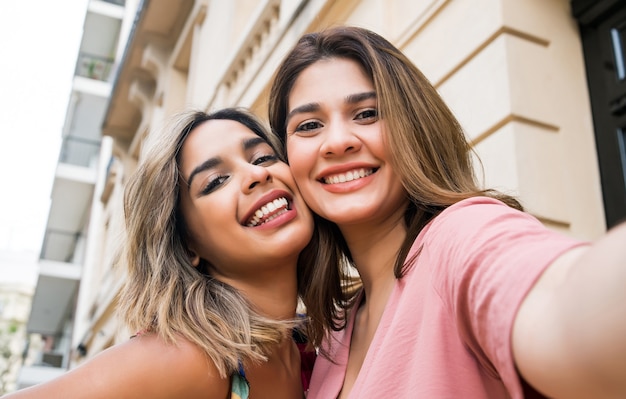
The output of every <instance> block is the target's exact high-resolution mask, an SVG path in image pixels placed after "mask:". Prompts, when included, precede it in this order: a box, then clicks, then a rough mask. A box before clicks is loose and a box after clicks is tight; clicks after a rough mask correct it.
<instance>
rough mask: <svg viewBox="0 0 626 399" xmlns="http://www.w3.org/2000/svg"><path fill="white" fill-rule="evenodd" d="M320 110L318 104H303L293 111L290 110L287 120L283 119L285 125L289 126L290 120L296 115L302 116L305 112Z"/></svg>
mask: <svg viewBox="0 0 626 399" xmlns="http://www.w3.org/2000/svg"><path fill="white" fill-rule="evenodd" d="M319 109H320V105H319V103H309V104H304V105H301V106H299V107H296V108H294V109H292V110H291V111H290V112H289V113H288V114H287V118H286V119H285V125H288V124H289V120H290V119H291V118H293V116H294V115H296V114H304V113H307V112H315V111H317V110H319Z"/></svg>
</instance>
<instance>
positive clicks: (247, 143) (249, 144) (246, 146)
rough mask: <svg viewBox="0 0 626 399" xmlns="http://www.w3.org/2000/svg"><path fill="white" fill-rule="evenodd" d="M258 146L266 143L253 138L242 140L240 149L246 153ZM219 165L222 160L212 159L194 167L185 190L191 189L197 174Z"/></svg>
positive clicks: (258, 138) (261, 139) (260, 139)
mask: <svg viewBox="0 0 626 399" xmlns="http://www.w3.org/2000/svg"><path fill="white" fill-rule="evenodd" d="M259 144H267V141H265V139H263V138H262V137H258V136H257V137H254V138H250V139H246V140H244V141H243V143H242V147H243V150H244V151H248V150H250V149H252V148H254V147H256V146H258V145H259ZM220 163H222V159H221V158H220V157H213V158H209V159H207V160H206V161H204V162H202V163H201V164H200V165H198V166H196V167H195V168H194V170H193V171H192V172H191V174H190V175H189V179H188V180H187V189H190V188H191V182H192V180H193V178H194V177H195V176H196V175H197V174H198V173H200V172H204V171H205V170H208V169H211V168H214V167H216V166H217V165H219V164H220Z"/></svg>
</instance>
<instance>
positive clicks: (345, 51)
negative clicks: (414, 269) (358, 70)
mask: <svg viewBox="0 0 626 399" xmlns="http://www.w3.org/2000/svg"><path fill="white" fill-rule="evenodd" d="M332 58H343V59H349V60H352V61H355V62H357V63H358V64H359V65H360V66H361V67H362V68H363V70H364V72H365V74H366V75H367V76H368V77H369V78H370V79H371V80H372V82H373V84H374V88H375V90H376V94H377V99H378V111H379V117H380V118H381V119H382V120H384V122H385V126H386V130H385V138H386V145H387V146H388V153H389V154H390V157H391V163H392V165H393V167H394V169H395V170H396V172H397V173H398V175H399V176H400V178H401V180H402V184H403V185H404V188H405V190H406V192H407V196H408V197H409V200H410V203H409V206H408V207H407V209H406V211H405V214H404V222H405V224H406V226H407V236H406V239H405V241H404V243H403V244H402V247H401V249H400V252H399V254H398V256H397V258H396V264H395V268H394V273H395V276H396V277H397V278H401V277H402V276H403V275H404V274H405V273H406V267H407V266H406V265H408V264H410V262H407V259H406V257H407V255H408V253H409V250H410V248H411V246H412V244H413V242H414V240H415V238H416V237H417V235H418V234H419V232H420V231H421V230H422V228H423V227H424V226H425V225H426V224H427V223H428V222H429V221H430V220H432V219H433V218H434V217H435V216H437V215H438V214H439V213H440V212H441V211H442V210H444V209H445V208H447V207H449V206H450V205H453V204H455V203H457V202H459V201H461V200H463V199H466V198H470V197H475V196H489V197H492V198H497V199H499V200H501V201H503V202H504V203H506V204H507V205H509V206H511V207H514V208H516V209H522V207H521V205H520V204H519V202H518V201H517V200H516V199H515V198H513V197H510V196H508V195H505V194H502V193H499V192H497V191H495V190H485V189H482V188H480V187H479V184H478V183H477V181H476V178H475V175H474V169H473V165H472V158H471V157H472V149H471V146H470V145H469V143H468V142H467V140H466V138H465V134H464V132H463V129H462V128H461V126H460V124H459V122H458V121H457V120H456V118H455V117H454V115H453V113H452V112H451V111H450V109H449V108H448V106H447V105H446V104H445V102H444V101H443V99H442V98H441V97H440V96H439V94H438V93H437V91H436V90H435V88H434V87H433V86H432V85H431V84H430V82H429V81H428V80H427V79H426V77H425V76H424V75H423V74H422V73H421V72H420V71H419V69H418V68H417V67H416V66H415V65H414V64H413V63H412V62H411V61H410V60H409V59H408V58H407V57H406V56H405V55H404V54H403V53H402V52H401V51H400V50H399V49H397V48H396V47H395V46H393V44H391V43H390V42H389V41H387V40H386V39H385V38H383V37H381V36H380V35H378V34H377V33H375V32H372V31H369V30H367V29H363V28H358V27H345V26H342V27H335V28H331V29H328V30H325V31H321V32H316V33H310V34H307V35H304V36H303V37H301V38H300V40H299V41H298V42H297V43H296V45H295V46H294V48H293V49H292V50H291V51H290V52H289V53H288V54H287V55H286V57H285V58H284V59H283V61H282V63H281V64H280V66H279V67H278V69H277V71H276V73H275V76H274V81H273V83H272V87H271V90H270V100H269V121H270V125H271V127H272V129H273V131H274V133H275V134H277V135H278V137H279V139H280V142H281V148H282V150H283V152H286V150H285V147H286V140H287V132H286V117H287V113H288V112H289V94H290V92H291V89H292V88H293V85H294V83H295V81H296V79H297V78H298V76H299V75H300V73H301V72H302V71H303V70H304V69H306V68H307V67H309V66H310V65H312V64H314V63H315V62H317V61H319V60H324V59H332ZM285 156H286V154H285ZM316 225H317V229H316V234H317V235H318V237H317V239H318V241H319V242H320V243H321V244H320V249H319V256H317V257H316V258H311V259H309V260H308V261H309V262H311V263H312V266H311V267H309V268H307V270H309V271H310V273H311V275H310V276H309V277H308V278H309V279H310V281H311V282H310V284H309V285H308V287H307V292H305V293H304V294H303V296H304V302H305V304H306V306H307V314H308V316H309V317H310V318H311V320H312V322H313V323H312V324H311V326H310V331H309V338H310V339H311V341H312V342H313V343H314V344H319V343H320V342H321V340H322V337H323V335H325V331H327V330H328V329H334V330H339V329H342V328H343V327H344V326H345V320H346V318H345V317H346V312H345V310H346V309H347V308H349V307H350V306H351V305H352V303H353V302H354V299H355V298H356V293H358V291H355V290H353V289H348V288H347V287H350V288H351V287H353V286H354V285H353V284H346V282H347V281H349V280H350V276H349V273H348V271H347V268H346V267H347V266H346V265H350V264H351V255H350V251H349V249H348V247H347V245H346V243H345V241H344V239H343V237H342V235H341V233H340V231H339V229H338V228H337V226H336V225H335V224H334V223H332V222H330V221H328V220H324V219H322V218H320V217H317V220H316Z"/></svg>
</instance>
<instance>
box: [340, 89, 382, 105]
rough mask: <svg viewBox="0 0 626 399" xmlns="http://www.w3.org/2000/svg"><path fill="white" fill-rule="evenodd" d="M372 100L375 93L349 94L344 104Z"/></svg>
mask: <svg viewBox="0 0 626 399" xmlns="http://www.w3.org/2000/svg"><path fill="white" fill-rule="evenodd" d="M372 98H374V99H375V98H376V92H375V91H367V92H365V93H357V94H350V95H349V96H348V97H346V102H347V103H348V104H357V103H360V102H361V101H365V100H370V99H372Z"/></svg>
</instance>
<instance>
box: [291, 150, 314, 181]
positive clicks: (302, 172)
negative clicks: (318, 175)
mask: <svg viewBox="0 0 626 399" xmlns="http://www.w3.org/2000/svg"><path fill="white" fill-rule="evenodd" d="M287 157H288V159H289V168H290V169H291V173H292V174H293V177H294V179H295V180H296V183H297V184H298V186H300V185H302V184H304V183H305V180H307V179H308V175H309V174H310V172H311V170H312V169H313V165H314V164H315V155H314V154H313V151H312V148H311V147H310V146H307V145H305V143H303V142H301V141H300V140H297V139H295V140H290V139H288V140H287Z"/></svg>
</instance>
